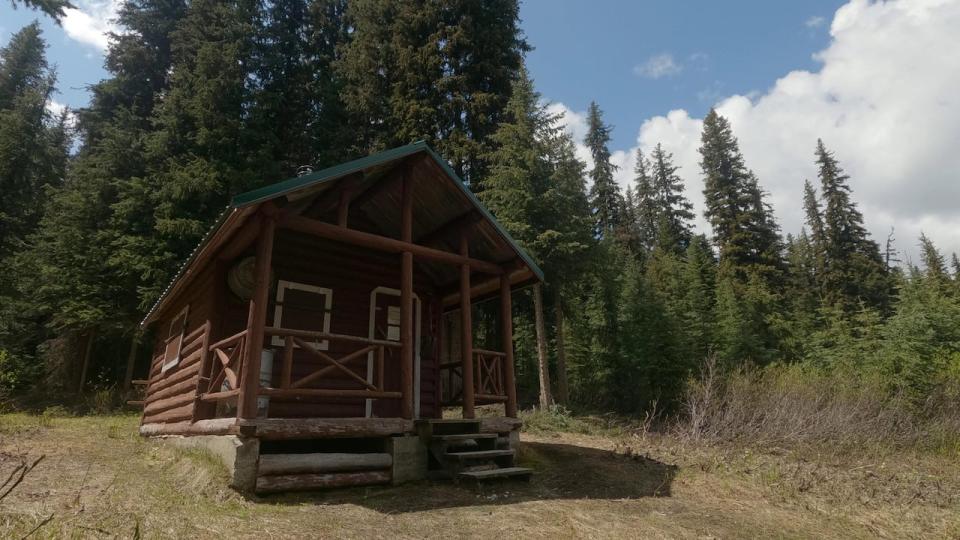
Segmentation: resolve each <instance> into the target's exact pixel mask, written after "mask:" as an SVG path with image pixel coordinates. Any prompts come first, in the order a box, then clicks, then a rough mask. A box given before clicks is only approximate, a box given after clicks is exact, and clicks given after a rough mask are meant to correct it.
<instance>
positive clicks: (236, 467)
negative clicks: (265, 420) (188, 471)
mask: <svg viewBox="0 0 960 540" xmlns="http://www.w3.org/2000/svg"><path fill="white" fill-rule="evenodd" d="M164 440H166V441H168V442H170V443H172V444H174V445H176V446H179V447H181V448H200V449H203V450H206V451H208V452H210V453H212V454H213V455H215V456H216V457H217V458H219V459H220V461H221V462H222V463H223V465H224V467H226V468H227V472H228V473H229V474H230V487H232V488H234V489H236V490H237V491H242V492H245V493H252V492H253V489H254V488H255V487H256V485H257V461H258V460H259V459H260V440H259V439H249V438H241V437H237V436H236V435H194V436H191V437H164Z"/></svg>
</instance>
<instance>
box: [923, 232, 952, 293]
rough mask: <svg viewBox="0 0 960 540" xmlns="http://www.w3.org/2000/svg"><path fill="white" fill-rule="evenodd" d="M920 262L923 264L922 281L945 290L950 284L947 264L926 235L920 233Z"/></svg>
mask: <svg viewBox="0 0 960 540" xmlns="http://www.w3.org/2000/svg"><path fill="white" fill-rule="evenodd" d="M920 260H921V261H922V262H923V276H924V279H926V280H928V281H930V283H931V284H932V285H934V286H936V287H938V288H941V289H943V290H945V288H946V287H947V285H948V284H949V283H950V274H949V272H948V271H947V262H946V260H945V259H944V258H943V255H941V254H940V250H938V249H937V246H935V245H934V243H933V241H932V240H930V238H929V237H927V235H925V234H923V233H922V232H921V233H920Z"/></svg>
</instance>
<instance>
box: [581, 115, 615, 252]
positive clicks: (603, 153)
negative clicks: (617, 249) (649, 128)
mask: <svg viewBox="0 0 960 540" xmlns="http://www.w3.org/2000/svg"><path fill="white" fill-rule="evenodd" d="M583 142H584V144H586V145H587V148H588V149H589V150H590V156H591V157H592V158H593V169H591V170H590V180H591V182H592V185H591V186H590V204H591V205H592V206H593V212H594V219H595V228H596V234H597V236H598V237H599V238H603V237H604V236H606V235H608V234H611V233H613V232H614V230H615V229H616V227H617V226H618V225H619V224H620V221H621V218H622V216H621V215H620V214H621V212H622V209H623V207H624V202H623V195H622V194H621V193H620V187H619V186H618V185H617V182H616V180H614V178H613V173H614V172H616V170H617V168H616V166H615V165H614V164H612V163H610V148H609V147H608V144H609V143H610V126H608V125H607V124H604V123H603V113H602V112H601V111H600V107H599V106H598V105H597V103H596V102H591V103H590V108H589V110H588V111H587V136H586V138H585V139H584V141H583Z"/></svg>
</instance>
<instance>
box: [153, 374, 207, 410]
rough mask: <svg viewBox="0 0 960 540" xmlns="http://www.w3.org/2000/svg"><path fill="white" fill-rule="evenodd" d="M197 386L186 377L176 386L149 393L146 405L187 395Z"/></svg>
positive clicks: (194, 380) (192, 380) (191, 379)
mask: <svg viewBox="0 0 960 540" xmlns="http://www.w3.org/2000/svg"><path fill="white" fill-rule="evenodd" d="M196 386H197V381H196V379H194V378H192V377H188V378H186V379H184V380H182V381H180V382H178V383H177V384H173V385H170V386H168V387H166V388H163V389H162V390H157V391H155V392H150V394H149V395H148V396H147V397H146V400H145V401H146V402H147V404H150V403H153V402H154V401H159V400H161V399H165V398H168V397H172V396H178V395H180V394H184V393H188V392H190V390H191V389H193V388H195V387H196Z"/></svg>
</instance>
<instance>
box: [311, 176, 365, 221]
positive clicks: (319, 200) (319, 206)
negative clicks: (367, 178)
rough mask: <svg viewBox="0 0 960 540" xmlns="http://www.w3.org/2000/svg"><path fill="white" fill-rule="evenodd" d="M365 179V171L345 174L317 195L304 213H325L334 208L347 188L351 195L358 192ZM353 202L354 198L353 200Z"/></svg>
mask: <svg viewBox="0 0 960 540" xmlns="http://www.w3.org/2000/svg"><path fill="white" fill-rule="evenodd" d="M362 180H363V173H359V172H357V173H353V174H351V175H349V176H344V177H343V178H341V179H340V180H337V183H336V184H334V185H333V186H331V187H329V188H327V190H326V191H324V192H323V193H320V194H319V195H317V197H316V198H315V199H314V200H313V202H311V203H310V204H309V206H307V208H306V209H305V210H304V211H303V212H302V214H304V215H307V216H313V215H323V214H325V213H327V212H329V211H331V210H333V209H334V205H335V204H339V203H340V201H341V200H342V193H343V192H344V191H346V190H349V191H350V192H351V196H352V195H355V194H356V187H357V184H359V183H360V181H362ZM351 202H352V200H351Z"/></svg>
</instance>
